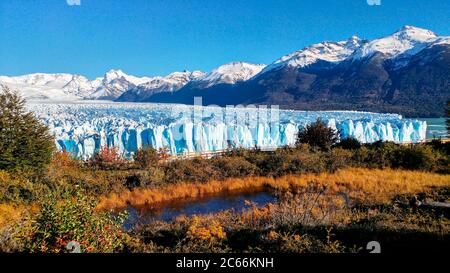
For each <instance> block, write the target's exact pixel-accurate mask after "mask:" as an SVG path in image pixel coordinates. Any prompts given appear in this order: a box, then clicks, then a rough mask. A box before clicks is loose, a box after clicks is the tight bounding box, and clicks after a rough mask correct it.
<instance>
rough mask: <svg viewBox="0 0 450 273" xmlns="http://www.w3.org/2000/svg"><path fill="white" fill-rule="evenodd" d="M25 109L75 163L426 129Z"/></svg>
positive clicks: (366, 138)
mask: <svg viewBox="0 0 450 273" xmlns="http://www.w3.org/2000/svg"><path fill="white" fill-rule="evenodd" d="M27 108H28V109H29V110H30V111H32V112H34V114H35V115H36V117H37V118H38V119H40V120H41V121H42V122H43V123H44V124H46V125H47V126H48V127H49V128H50V130H51V132H52V133H53V134H54V136H55V142H56V145H57V148H58V149H59V150H65V151H67V152H70V153H72V154H73V155H74V156H76V157H78V158H80V159H88V158H90V157H92V156H93V155H94V154H95V153H96V152H97V151H99V150H100V149H101V147H102V146H108V147H117V148H118V151H119V152H120V154H121V155H123V156H124V157H126V158H130V157H131V156H132V155H133V153H134V152H135V151H137V150H138V149H139V148H141V147H144V146H148V145H151V146H152V147H154V148H156V149H160V148H164V149H167V150H168V152H169V153H170V154H172V155H176V154H184V153H201V152H207V151H219V150H225V149H228V148H230V147H243V148H253V147H259V148H261V149H273V148H276V147H281V146H286V145H288V146H291V145H294V144H295V139H296V134H297V132H298V130H300V129H301V128H304V127H305V126H306V125H307V124H309V123H312V122H314V121H316V120H317V119H318V118H320V119H321V120H322V121H324V122H325V123H326V124H328V126H329V127H331V128H334V129H337V130H339V131H340V135H341V138H346V137H354V138H356V139H358V140H359V141H361V142H363V143H369V142H375V141H378V140H383V141H393V142H397V143H410V142H420V141H423V140H425V137H426V129H427V123H426V122H425V121H420V120H415V119H405V118H403V117H402V116H401V115H398V114H380V113H369V112H356V111H355V112H353V111H293V110H279V109H278V108H276V107H270V108H268V107H264V106H260V107H256V106H253V107H251V106H248V107H223V108H222V107H214V106H197V105H194V106H192V105H176V104H149V103H147V104H146V103H118V102H107V101H104V102H99V101H95V102H94V101H83V102H73V103H56V102H29V103H27Z"/></svg>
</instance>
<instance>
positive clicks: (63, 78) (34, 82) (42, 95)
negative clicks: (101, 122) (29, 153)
mask: <svg viewBox="0 0 450 273" xmlns="http://www.w3.org/2000/svg"><path fill="white" fill-rule="evenodd" d="M149 80H150V78H148V77H142V78H138V77H134V76H129V75H127V74H125V73H124V72H122V71H121V70H111V71H109V72H107V73H106V74H105V75H104V77H100V78H97V79H95V80H92V81H90V80H88V79H87V78H86V77H83V76H81V75H76V74H44V73H37V74H29V75H24V76H18V77H6V76H0V84H4V85H6V86H8V87H10V88H11V89H13V90H18V91H20V92H21V94H22V96H23V97H24V98H26V99H27V100H59V101H72V100H83V99H115V98H117V97H118V96H120V95H121V94H122V93H123V92H125V91H127V90H129V89H130V88H134V87H136V86H138V85H140V84H142V83H144V82H147V81H149Z"/></svg>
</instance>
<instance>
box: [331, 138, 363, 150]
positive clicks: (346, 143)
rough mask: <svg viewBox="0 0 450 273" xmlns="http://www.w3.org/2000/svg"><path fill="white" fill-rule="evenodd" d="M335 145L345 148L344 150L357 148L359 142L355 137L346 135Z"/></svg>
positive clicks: (359, 146) (359, 144)
mask: <svg viewBox="0 0 450 273" xmlns="http://www.w3.org/2000/svg"><path fill="white" fill-rule="evenodd" d="M335 147H338V148H342V149H346V150H357V149H359V148H361V142H359V140H357V139H356V138H352V137H347V138H344V139H341V140H340V141H339V143H337V144H336V145H335Z"/></svg>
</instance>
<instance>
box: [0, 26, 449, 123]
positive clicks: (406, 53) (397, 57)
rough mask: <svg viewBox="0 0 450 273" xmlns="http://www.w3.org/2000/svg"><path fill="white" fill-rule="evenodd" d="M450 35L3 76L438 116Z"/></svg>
mask: <svg viewBox="0 0 450 273" xmlns="http://www.w3.org/2000/svg"><path fill="white" fill-rule="evenodd" d="M449 82H450V37H448V36H438V35H437V34H435V33H434V32H432V31H430V30H426V29H422V28H418V27H413V26H405V27H403V28H401V29H399V30H398V31H396V32H394V33H392V34H390V35H387V36H385V37H381V38H377V39H373V40H365V39H361V38H359V37H357V36H352V37H351V38H349V39H347V40H343V41H340V42H331V41H327V42H321V43H317V44H314V45H311V46H308V47H305V48H303V49H300V50H298V51H295V52H293V53H290V54H287V55H285V56H283V57H281V58H279V59H278V60H275V61H274V62H272V63H271V64H270V65H268V66H265V65H259V64H249V63H244V62H233V63H228V64H225V65H222V66H220V67H218V68H216V69H214V70H213V71H211V72H210V73H203V72H199V71H194V72H174V73H172V74H170V75H167V76H164V77H160V76H158V77H142V78H139V77H133V76H129V75H127V74H125V73H123V72H122V71H120V70H111V71H109V72H108V73H106V74H105V75H104V76H103V77H100V78H97V79H95V80H92V81H90V80H88V79H86V78H85V77H83V76H80V75H71V74H31V75H25V76H19V77H0V83H3V84H6V85H8V86H10V87H12V88H13V89H18V90H21V91H22V93H23V94H24V96H25V97H26V98H27V99H40V100H46V99H56V100H76V99H110V100H118V101H139V102H166V103H167V102H169V103H185V104H192V103H193V101H194V100H193V97H195V96H201V97H202V98H203V103H204V104H216V105H227V104H234V105H236V104H277V105H279V106H280V107H284V108H291V109H301V110H366V111H381V112H388V111H390V112H396V113H402V114H406V115H422V116H439V115H442V114H443V110H442V109H443V106H444V104H445V101H446V100H447V99H448V98H449V97H450V86H449Z"/></svg>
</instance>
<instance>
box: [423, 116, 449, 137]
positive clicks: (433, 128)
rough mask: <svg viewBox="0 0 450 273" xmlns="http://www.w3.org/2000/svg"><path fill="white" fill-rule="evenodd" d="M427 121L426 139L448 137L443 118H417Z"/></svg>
mask: <svg viewBox="0 0 450 273" xmlns="http://www.w3.org/2000/svg"><path fill="white" fill-rule="evenodd" d="M419 120H424V121H426V122H427V139H433V138H448V137H449V135H448V132H447V129H446V127H445V118H419Z"/></svg>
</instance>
